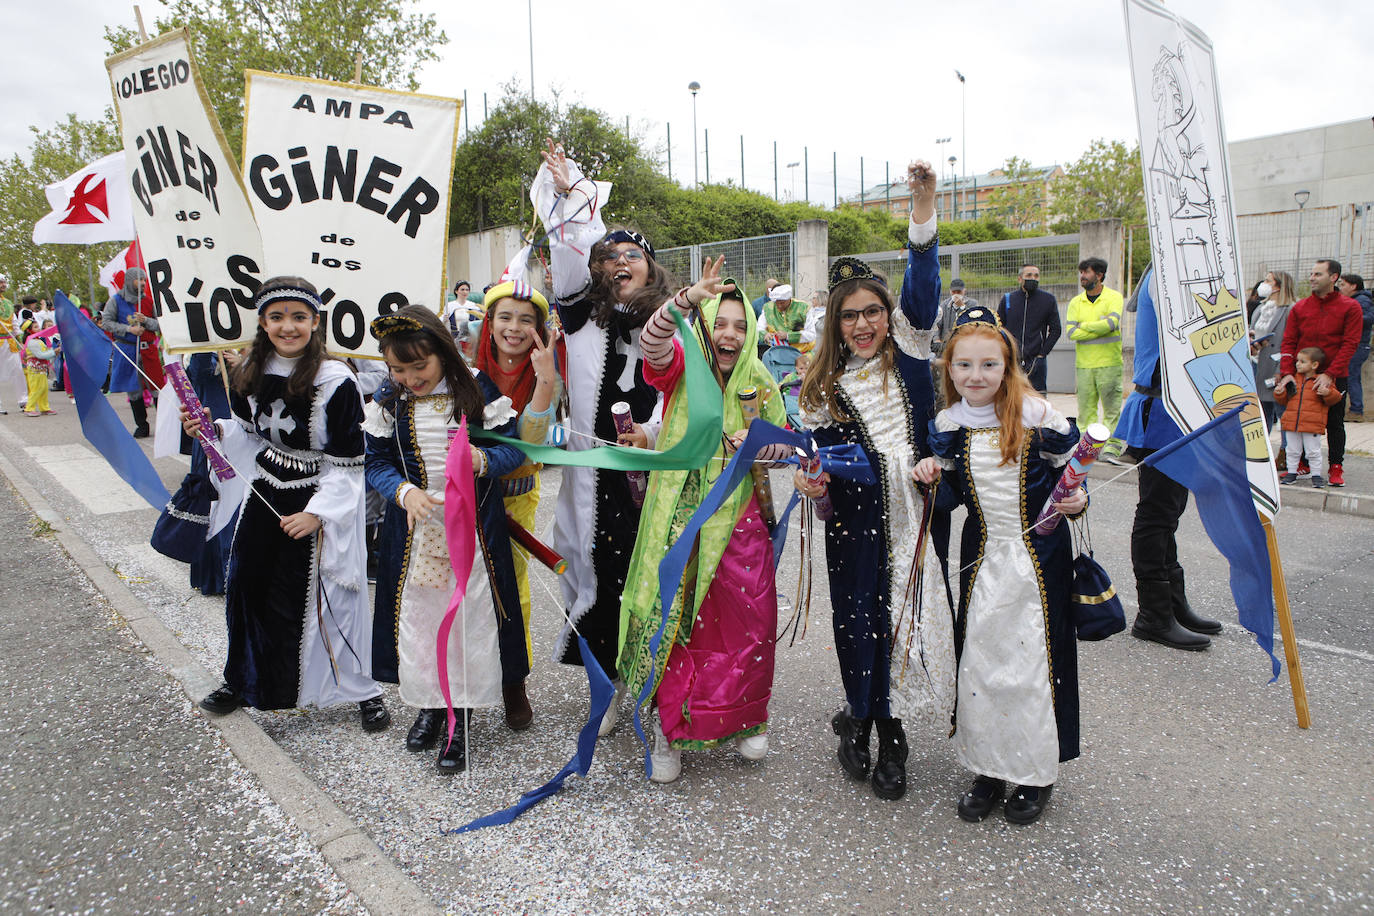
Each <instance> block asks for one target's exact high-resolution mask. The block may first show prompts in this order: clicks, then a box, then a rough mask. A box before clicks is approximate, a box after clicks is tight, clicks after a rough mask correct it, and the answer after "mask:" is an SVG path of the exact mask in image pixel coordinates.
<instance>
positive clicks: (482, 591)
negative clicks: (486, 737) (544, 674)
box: [363, 305, 529, 773]
mask: <svg viewBox="0 0 1374 916" xmlns="http://www.w3.org/2000/svg"><path fill="white" fill-rule="evenodd" d="M371 330H372V336H373V337H375V338H376V339H377V343H378V345H379V347H380V349H381V351H382V356H383V357H384V358H385V359H386V364H387V367H388V369H390V370H391V378H392V383H389V384H387V385H384V386H383V387H382V388H380V389H379V390H378V391H377V395H376V397H375V398H374V399H373V401H372V403H370V404H368V405H367V407H366V409H365V417H366V418H365V420H364V422H363V430H364V432H365V433H366V436H367V482H368V484H369V485H370V486H371V487H372V488H373V489H374V490H376V491H377V492H379V493H382V494H385V495H386V496H387V497H388V498H390V499H391V500H392V501H393V502H394V503H395V504H396V505H397V506H398V507H399V508H401V509H402V510H404V512H405V525H406V530H405V531H404V532H401V537H400V538H399V539H394V538H391V537H386V538H385V540H384V545H387V546H384V548H383V553H382V557H381V562H380V563H379V568H378V576H377V604H376V613H375V615H374V637H373V638H374V639H375V640H376V641H377V642H378V643H379V644H390V646H388V648H390V647H391V646H394V651H395V657H396V660H397V673H398V675H399V677H398V681H399V683H400V688H401V689H400V693H401V700H402V702H404V703H405V704H406V705H408V706H414V707H417V708H418V709H419V713H418V714H417V715H416V717H415V723H414V724H413V725H412V726H411V728H410V732H409V733H408V734H407V735H406V739H405V745H406V748H407V749H408V750H411V751H417V752H418V751H422V750H426V749H428V748H431V747H433V746H434V744H435V743H436V742H439V743H440V744H441V748H440V751H439V755H438V759H437V761H436V766H437V767H438V768H439V771H440V772H441V773H460V772H462V771H463V770H465V769H466V768H467V722H468V718H469V716H470V715H471V711H472V710H473V709H476V708H480V707H489V706H496V705H497V704H498V703H501V702H502V694H503V689H505V690H507V691H508V688H507V687H506V685H519V688H520V692H521V693H522V694H523V692H524V682H525V678H526V677H527V676H528V675H529V663H528V656H527V655H526V652H527V643H526V635H525V634H526V630H525V623H524V620H523V619H522V618H521V617H520V616H519V615H518V613H517V609H518V608H519V606H520V593H519V590H518V589H517V588H516V584H515V569H514V566H513V564H512V560H511V545H510V535H509V533H508V530H507V527H506V513H505V506H504V504H503V502H502V499H501V494H500V487H499V482H500V478H501V477H503V476H505V475H506V474H509V473H510V472H511V471H513V470H515V469H516V468H517V467H519V466H520V464H521V462H522V461H523V460H524V455H523V454H522V453H521V452H520V451H519V450H518V449H516V448H515V447H513V446H510V445H496V444H493V445H484V446H478V445H475V444H473V445H470V446H469V448H470V449H471V452H472V467H473V470H474V472H475V474H476V480H475V481H474V482H473V484H474V485H475V499H476V502H477V521H478V525H477V532H476V534H477V538H478V549H477V552H476V560H475V562H473V564H472V567H471V572H470V573H469V575H468V577H467V579H466V590H465V591H464V593H463V600H462V605H461V606H460V608H459V610H458V614H459V616H458V618H457V620H456V621H455V622H454V624H453V627H452V629H451V630H450V631H449V639H448V643H447V652H446V657H445V658H444V659H443V660H442V662H441V659H440V656H439V649H438V645H437V641H438V639H437V638H438V634H439V632H440V626H441V624H442V622H443V620H444V618H445V615H446V614H447V612H448V610H449V605H450V600H451V599H452V597H453V595H454V593H455V589H456V588H457V587H458V585H459V581H458V579H457V577H456V575H455V573H454V570H453V565H452V560H451V558H450V556H449V540H450V537H451V536H452V535H451V533H450V532H449V531H447V530H446V515H445V511H444V508H445V507H444V503H445V500H444V496H445V489H446V486H447V485H448V482H447V479H446V473H445V469H446V467H447V462H448V457H449V456H448V453H449V446H450V443H451V442H452V441H453V436H454V434H456V433H457V431H458V428H459V423H460V421H461V420H462V419H463V418H466V419H467V423H468V428H469V429H482V428H485V429H490V430H493V431H495V432H498V433H501V434H502V435H505V436H513V435H515V432H516V423H515V418H516V412H515V409H514V408H513V407H512V406H511V399H510V398H509V397H506V396H505V395H503V394H501V392H500V391H499V390H498V389H497V387H496V385H495V383H493V382H492V381H491V379H489V378H487V377H486V376H485V375H484V374H482V373H480V372H479V373H475V374H474V372H473V371H472V370H471V369H469V368H468V366H467V364H466V363H465V362H463V358H462V356H461V355H460V354H459V353H458V348H457V346H456V345H455V344H454V341H453V335H451V334H450V333H449V332H448V328H447V327H445V325H444V323H443V322H442V321H441V320H440V319H439V318H438V316H436V315H435V314H434V313H433V312H431V311H430V310H429V309H427V308H424V307H422V306H418V305H409V306H406V307H405V308H402V309H401V310H399V311H398V312H396V313H395V314H392V315H383V316H382V317H380V318H376V319H374V320H373V321H372V325H371ZM465 483H466V482H459V486H463V485H464V484H465ZM387 517H388V520H390V519H392V518H397V519H399V518H400V516H399V515H396V514H394V513H393V514H389V515H388V516H387ZM441 664H442V665H443V668H442V672H443V674H444V675H446V678H447V686H448V690H449V694H448V696H447V697H446V696H445V691H444V679H443V677H441V667H440V666H441ZM450 700H451V702H452V708H454V709H456V710H457V712H458V713H459V714H458V716H457V718H456V722H455V725H454V732H453V734H452V740H450V741H447V742H440V737H441V733H442V732H443V731H444V728H443V726H444V723H445V721H446V719H447V712H448V709H449V708H450Z"/></svg>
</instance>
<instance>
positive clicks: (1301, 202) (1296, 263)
mask: <svg viewBox="0 0 1374 916" xmlns="http://www.w3.org/2000/svg"><path fill="white" fill-rule="evenodd" d="M1311 197H1312V192H1311V191H1308V190H1306V189H1303V190H1301V191H1294V192H1293V200H1294V201H1296V202H1297V204H1298V253H1297V255H1296V257H1295V258H1294V259H1293V276H1295V277H1301V276H1302V211H1303V208H1304V207H1306V206H1307V201H1308V200H1309V199H1310V198H1311Z"/></svg>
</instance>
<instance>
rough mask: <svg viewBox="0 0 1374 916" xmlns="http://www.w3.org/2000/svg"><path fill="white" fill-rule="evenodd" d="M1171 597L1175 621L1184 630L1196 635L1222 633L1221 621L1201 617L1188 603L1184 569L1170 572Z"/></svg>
mask: <svg viewBox="0 0 1374 916" xmlns="http://www.w3.org/2000/svg"><path fill="white" fill-rule="evenodd" d="M1169 597H1170V600H1171V604H1172V605H1173V609H1174V619H1175V620H1177V621H1178V622H1179V623H1180V624H1182V625H1183V626H1184V628H1186V629H1189V630H1192V631H1193V632H1194V633H1208V634H1211V635H1213V636H1215V635H1216V634H1217V633H1220V632H1221V621H1219V620H1210V619H1208V618H1206V617H1199V616H1198V614H1197V612H1196V611H1194V610H1193V606H1192V605H1191V604H1189V603H1188V593H1187V591H1186V589H1185V588H1184V586H1183V567H1181V566H1180V567H1178V568H1177V569H1171V570H1169Z"/></svg>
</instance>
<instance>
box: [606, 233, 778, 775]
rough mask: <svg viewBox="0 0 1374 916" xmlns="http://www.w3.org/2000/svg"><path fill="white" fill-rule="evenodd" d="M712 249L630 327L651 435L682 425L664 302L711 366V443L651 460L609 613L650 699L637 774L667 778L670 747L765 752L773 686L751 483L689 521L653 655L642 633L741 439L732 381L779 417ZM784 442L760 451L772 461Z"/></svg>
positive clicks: (658, 615)
mask: <svg viewBox="0 0 1374 916" xmlns="http://www.w3.org/2000/svg"><path fill="white" fill-rule="evenodd" d="M723 260H724V259H717V260H716V261H715V262H714V263H712V262H710V261H708V262H707V265H706V270H705V271H704V272H703V276H702V278H701V280H700V281H699V282H698V283H697V284H696V285H695V286H692V287H689V288H687V289H684V290H682V291H681V292H679V293H678V294H677V295H676V296H675V297H674V298H673V300H670V301H669V302H666V303H664V305H663V306H662V307H661V308H659V310H658V311H657V312H655V313H654V315H653V317H652V318H650V319H649V322H648V323H647V324H646V325H645V327H644V330H643V333H642V334H641V337H640V347H641V348H642V350H643V353H644V378H645V380H646V381H648V382H649V383H650V384H651V385H653V386H654V387H655V388H658V389H659V390H660V391H662V392H664V395H665V407H664V412H663V416H664V419H663V429H662V432H661V433H660V434H659V439H658V447H659V448H661V449H664V448H669V447H671V446H672V445H673V444H674V443H675V442H677V441H678V440H679V439H681V438H682V435H683V433H684V432H685V430H686V427H687V397H686V389H685V386H684V385H683V384H682V378H683V367H684V351H683V346H684V343H683V342H682V341H680V340H676V339H674V331H675V330H676V325H675V324H674V322H673V318H672V310H680V311H682V312H690V311H691V310H692V309H697V308H699V309H700V312H699V316H693V320H692V321H691V324H692V326H693V328H694V329H695V331H696V333H695V334H693V335H692V338H691V339H690V340H689V341H687V342H686V344H685V345H686V346H697V347H701V348H702V350H703V352H704V353H705V355H706V357H707V361H708V362H709V363H711V364H712V365H713V366H714V367H715V369H716V372H717V378H718V380H719V381H720V384H721V396H722V397H723V398H724V423H723V429H722V430H721V432H722V436H721V447H720V448H719V449H717V451H716V454H715V456H714V457H713V458H712V459H711V460H710V461H709V462H707V464H706V466H705V467H701V468H696V469H694V470H690V471H655V472H654V473H653V474H651V475H650V476H649V491H648V494H647V495H646V497H645V500H644V510H643V514H642V515H641V517H640V523H639V536H638V538H637V539H636V541H635V549H634V554H633V556H632V558H631V560H630V573H629V576H628V578H627V579H626V582H625V596H624V599H623V601H622V603H621V614H620V665H619V670H620V673H621V676H622V677H624V679H625V682H626V685H627V687H628V690H629V693H630V694H631V695H632V696H638V695H639V693H640V691H641V690H642V689H643V687H644V685H645V683H647V682H649V680H650V678H651V677H652V678H653V683H652V687H651V690H650V696H652V697H654V701H655V703H656V705H657V707H658V716H657V719H656V722H655V742H654V750H653V753H652V755H651V758H650V759H651V771H652V772H651V773H650V777H649V778H650V779H652V780H654V781H655V782H672V781H673V780H674V779H676V778H677V777H678V775H679V774H680V773H681V769H682V751H683V749H688V750H705V749H708V748H713V747H716V746H718V745H721V744H725V743H731V742H733V743H734V744H735V746H736V747H737V748H738V750H739V752H740V753H741V754H742V755H743V756H744V757H746V758H748V759H751V760H759V759H762V758H763V756H764V755H765V754H766V753H767V752H768V736H767V734H766V732H767V728H768V699H769V696H770V694H771V692H772V687H773V660H774V641H775V633H776V631H777V619H778V605H777V590H776V588H775V586H774V569H773V549H772V544H771V542H770V539H769V534H770V533H769V530H768V527H767V525H766V524H765V522H764V520H763V517H762V515H761V513H760V511H759V505H758V502H757V500H756V499H755V497H754V491H753V487H752V484H751V482H750V481H749V480H747V479H746V480H745V481H744V482H742V483H741V484H740V485H739V486H738V487H736V488H735V490H734V492H732V493H731V494H730V495H729V497H728V498H727V499H726V500H725V502H724V503H723V504H722V505H721V507H720V509H719V510H717V511H716V513H715V514H714V515H712V516H711V518H710V520H709V521H708V522H707V523H706V524H705V525H704V526H703V527H702V529H701V533H700V535H699V536H698V539H697V543H696V544H695V545H694V550H693V552H692V556H691V559H690V560H689V562H688V566H687V572H686V576H685V578H684V582H683V584H682V587H681V589H680V590H679V592H678V595H677V598H676V600H675V602H674V604H673V607H672V608H671V609H669V612H668V620H667V626H666V627H665V628H664V632H663V639H662V641H661V643H660V646H659V652H658V658H657V659H655V658H654V657H653V656H652V655H651V653H650V649H649V641H650V639H651V638H652V637H653V635H654V633H655V632H656V631H657V630H658V627H659V624H660V622H661V621H662V619H663V613H662V607H661V605H660V599H659V588H658V586H659V579H658V564H659V561H661V560H662V559H663V555H664V554H665V553H666V552H667V550H668V547H669V546H670V545H671V544H673V543H674V542H675V541H676V540H677V539H678V537H679V536H681V534H682V531H683V528H684V527H685V526H686V524H687V521H688V519H690V518H691V517H692V513H693V512H695V511H696V509H697V507H698V506H699V505H700V504H701V502H702V500H703V499H704V498H705V496H706V494H707V492H708V491H709V490H710V489H711V485H712V484H713V483H715V481H716V479H717V478H718V477H720V475H721V473H722V472H723V471H724V469H725V464H726V462H728V461H729V459H730V456H731V455H732V454H733V453H734V451H735V449H736V448H738V447H739V444H740V442H741V441H742V440H743V438H744V433H745V426H746V422H745V420H744V415H743V412H742V410H741V407H740V393H741V392H744V391H746V389H749V388H753V389H755V390H756V392H757V395H756V396H757V401H758V403H759V404H760V407H759V415H760V416H761V417H762V418H763V419H765V420H767V421H768V422H770V423H774V424H776V425H779V426H781V425H782V424H783V423H784V422H785V412H784V407H783V399H782V395H781V394H780V393H779V391H778V387H777V384H776V383H775V382H774V381H773V377H772V376H771V375H770V374H769V372H768V370H767V369H765V368H764V366H763V363H762V362H761V361H760V360H759V358H758V325H757V323H756V319H755V316H754V310H753V309H752V308H750V307H749V306H748V304H747V303H746V302H745V300H744V298H743V293H742V292H740V291H739V290H738V289H737V287H736V285H735V283H734V282H733V281H730V280H728V279H727V280H724V281H722V280H721V278H720V267H721V263H722V261H723ZM786 454H787V449H786V447H785V446H770V447H768V449H765V451H764V452H761V453H760V455H759V459H760V460H766V461H775V460H778V459H780V458H782V457H785V455H786Z"/></svg>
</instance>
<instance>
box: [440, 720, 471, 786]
mask: <svg viewBox="0 0 1374 916" xmlns="http://www.w3.org/2000/svg"><path fill="white" fill-rule="evenodd" d="M454 713H455V718H454V721H453V740H452V741H450V740H449V735H448V729H447V728H441V729H440V730H439V759H438V760H436V761H435V762H434V765H435V766H437V767H438V768H439V772H440V773H448V774H450V775H452V774H454V773H461V772H463V771H464V770H466V769H467V768H468V749H467V740H466V738H467V730H468V729H467V726H468V711H467V710H466V709H455V710H454ZM447 720H448V717H447V716H445V717H444V719H443V724H444V725H447V724H448V721H447Z"/></svg>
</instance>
